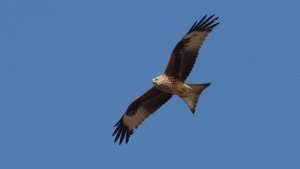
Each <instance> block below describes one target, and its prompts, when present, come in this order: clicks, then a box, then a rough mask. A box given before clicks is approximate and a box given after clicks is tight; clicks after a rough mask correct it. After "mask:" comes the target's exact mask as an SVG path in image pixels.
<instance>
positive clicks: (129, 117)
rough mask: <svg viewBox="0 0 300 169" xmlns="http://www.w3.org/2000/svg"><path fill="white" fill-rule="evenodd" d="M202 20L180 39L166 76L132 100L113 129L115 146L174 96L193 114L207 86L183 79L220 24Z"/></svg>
mask: <svg viewBox="0 0 300 169" xmlns="http://www.w3.org/2000/svg"><path fill="white" fill-rule="evenodd" d="M206 17H207V16H205V17H203V18H202V19H201V20H200V21H199V22H195V24H194V25H193V26H192V27H191V29H190V30H189V31H188V33H187V34H186V35H185V36H184V37H183V39H182V40H181V41H180V42H179V43H178V44H177V45H176V46H175V48H174V50H173V52H172V54H171V58H170V61H169V63H168V65H167V68H166V70H165V72H164V73H163V74H162V75H160V76H157V77H155V78H153V79H152V82H153V85H154V86H153V87H152V88H150V89H149V90H148V91H147V92H145V93H144V94H143V95H141V96H139V97H138V98H137V99H135V100H134V101H133V102H132V103H131V104H130V105H129V106H128V108H127V110H126V112H125V114H124V115H123V116H122V118H121V119H120V120H119V121H118V122H117V124H116V125H115V127H116V129H115V131H114V133H113V135H115V134H116V138H115V142H116V141H117V140H118V139H119V138H120V142H119V143H120V144H121V143H122V142H123V140H124V138H125V136H126V143H127V142H128V141H129V137H130V136H131V135H132V134H133V131H134V129H136V128H137V127H138V126H139V125H140V124H141V123H142V122H143V121H144V120H145V119H146V118H147V117H149V115H150V114H152V113H154V112H155V111H156V110H157V109H158V108H159V107H160V106H162V105H163V104H164V103H166V102H167V101H168V100H169V99H170V98H171V97H172V96H173V95H177V96H179V97H180V98H182V99H183V100H184V101H185V103H186V104H187V105H188V106H189V108H190V110H191V111H192V112H193V113H194V112H195V109H196V105H197V102H198V98H199V96H200V95H201V93H202V92H203V90H204V89H205V88H207V87H208V86H209V85H210V83H206V84H188V83H185V80H186V78H187V77H188V75H189V74H190V72H191V70H192V68H193V66H194V64H195V61H196V58H197V56H198V52H199V49H200V47H201V45H202V43H203V42H204V40H205V38H206V37H207V36H208V34H209V32H211V31H212V29H213V28H214V27H215V26H217V25H218V24H219V23H215V21H216V20H217V19H218V18H214V19H212V18H213V17H214V15H212V16H210V17H208V18H206Z"/></svg>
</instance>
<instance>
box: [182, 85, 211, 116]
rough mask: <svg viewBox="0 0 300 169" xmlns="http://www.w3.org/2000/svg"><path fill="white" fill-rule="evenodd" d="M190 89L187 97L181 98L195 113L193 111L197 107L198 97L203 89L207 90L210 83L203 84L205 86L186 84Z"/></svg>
mask: <svg viewBox="0 0 300 169" xmlns="http://www.w3.org/2000/svg"><path fill="white" fill-rule="evenodd" d="M187 85H189V86H190V87H191V88H192V91H191V92H190V93H189V95H188V96H186V97H181V98H182V99H183V100H184V102H185V103H186V104H187V105H188V106H189V108H190V109H191V111H192V112H193V113H195V109H196V106H197V102H198V99H199V96H200V95H201V93H202V92H203V90H204V89H205V88H207V87H208V86H209V85H210V83H205V84H187Z"/></svg>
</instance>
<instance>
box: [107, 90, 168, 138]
mask: <svg viewBox="0 0 300 169" xmlns="http://www.w3.org/2000/svg"><path fill="white" fill-rule="evenodd" d="M171 97H172V94H169V93H164V92H162V91H160V90H158V89H156V88H155V87H152V88H151V89H149V90H148V91H147V92H146V93H144V94H143V95H141V96H140V97H138V98H137V99H135V100H134V101H133V102H132V103H131V104H130V105H129V106H128V108H127V110H126V112H125V114H124V115H123V116H122V118H121V119H120V120H119V121H118V122H117V123H116V124H115V126H114V127H116V129H115V131H114V132H113V136H114V135H115V134H117V135H116V137H115V142H117V140H118V139H119V138H120V140H119V144H121V143H122V142H123V140H124V138H125V143H128V141H129V138H130V136H131V135H132V134H133V132H134V130H135V129H137V128H138V126H139V125H140V124H141V123H142V122H143V121H144V120H145V119H147V118H148V117H149V116H150V115H151V114H153V113H154V112H155V111H156V110H157V109H158V108H159V107H161V106H162V105H163V104H164V103H166V102H167V101H168V100H169V99H170V98H171ZM120 136H121V137H120Z"/></svg>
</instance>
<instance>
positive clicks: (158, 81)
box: [152, 75, 163, 85]
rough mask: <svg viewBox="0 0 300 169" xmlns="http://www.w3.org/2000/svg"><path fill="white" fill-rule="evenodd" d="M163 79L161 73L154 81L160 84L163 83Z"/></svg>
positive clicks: (155, 83)
mask: <svg viewBox="0 0 300 169" xmlns="http://www.w3.org/2000/svg"><path fill="white" fill-rule="evenodd" d="M162 80H163V78H162V75H159V76H157V77H155V78H153V79H152V82H153V84H154V85H159V84H161V83H162Z"/></svg>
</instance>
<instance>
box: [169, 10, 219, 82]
mask: <svg viewBox="0 0 300 169" xmlns="http://www.w3.org/2000/svg"><path fill="white" fill-rule="evenodd" d="M217 19H218V17H216V18H214V15H212V16H210V17H208V18H207V15H205V16H204V17H203V18H202V19H201V20H200V21H199V22H195V23H194V25H193V26H192V27H191V29H190V30H189V31H188V33H187V34H186V35H185V36H184V37H183V39H182V40H181V41H180V42H179V43H177V45H176V46H175V48H174V50H173V52H172V54H171V58H170V61H169V63H168V66H167V68H166V70H165V74H166V75H167V76H173V77H175V78H177V79H179V80H181V81H185V79H186V78H187V77H188V75H189V74H190V72H191V71H192V69H193V66H194V64H195V61H196V58H197V56H198V53H199V49H200V47H201V45H202V44H203V42H204V40H205V38H206V37H207V35H208V33H209V32H211V31H212V29H213V28H214V27H215V26H217V25H218V24H219V22H217V23H216V20H217Z"/></svg>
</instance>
